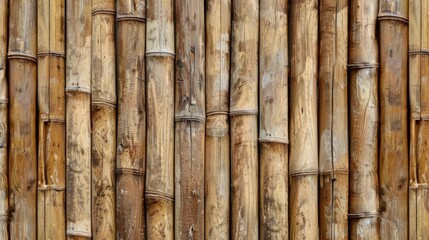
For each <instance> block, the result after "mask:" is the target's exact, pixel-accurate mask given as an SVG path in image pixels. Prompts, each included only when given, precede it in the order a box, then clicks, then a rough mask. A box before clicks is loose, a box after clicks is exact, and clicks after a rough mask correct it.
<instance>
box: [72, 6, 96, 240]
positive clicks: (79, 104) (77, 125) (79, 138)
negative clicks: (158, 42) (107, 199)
mask: <svg viewBox="0 0 429 240" xmlns="http://www.w3.org/2000/svg"><path fill="white" fill-rule="evenodd" d="M66 2H67V5H66V9H67V19H66V28H67V38H66V44H67V56H66V58H67V59H66V63H67V64H66V109H67V110H66V133H67V138H66V162H67V168H66V182H67V183H66V184H67V185H66V187H67V190H66V192H67V198H66V207H67V235H68V238H69V239H82V238H88V239H89V238H90V237H91V120H90V116H91V109H90V104H91V103H90V93H91V0H82V1H74V0H67V1H66Z"/></svg>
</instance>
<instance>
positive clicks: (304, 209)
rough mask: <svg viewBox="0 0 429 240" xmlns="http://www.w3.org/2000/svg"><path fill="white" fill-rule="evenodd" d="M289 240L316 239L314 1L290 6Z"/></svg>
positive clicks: (315, 6)
mask: <svg viewBox="0 0 429 240" xmlns="http://www.w3.org/2000/svg"><path fill="white" fill-rule="evenodd" d="M289 26H290V27H291V48H290V49H291V91H290V92H291V97H290V101H291V107H290V111H291V112H290V114H291V118H290V146H291V147H290V155H289V156H290V161H289V176H290V195H289V196H290V200H289V217H290V218H289V224H290V233H289V234H290V238H291V239H303V238H309V239H318V238H319V228H318V210H317V209H318V201H317V198H318V196H317V180H318V176H317V175H318V172H319V170H318V169H319V166H318V156H317V90H316V84H317V64H318V59H317V56H318V54H317V46H318V43H317V41H318V1H316V0H305V1H298V0H292V3H291V22H290V25H289Z"/></svg>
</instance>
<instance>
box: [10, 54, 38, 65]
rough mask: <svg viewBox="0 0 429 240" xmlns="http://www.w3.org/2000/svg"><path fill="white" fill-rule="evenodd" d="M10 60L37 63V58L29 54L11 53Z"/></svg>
mask: <svg viewBox="0 0 429 240" xmlns="http://www.w3.org/2000/svg"><path fill="white" fill-rule="evenodd" d="M7 58H8V59H18V60H28V61H32V62H35V63H37V57H36V56H34V55H31V54H27V53H21V52H9V54H8V55H7Z"/></svg>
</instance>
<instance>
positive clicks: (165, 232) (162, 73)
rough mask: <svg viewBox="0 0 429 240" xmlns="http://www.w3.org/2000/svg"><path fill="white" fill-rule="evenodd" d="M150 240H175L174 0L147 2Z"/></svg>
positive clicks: (148, 211) (147, 181) (147, 184)
mask: <svg viewBox="0 0 429 240" xmlns="http://www.w3.org/2000/svg"><path fill="white" fill-rule="evenodd" d="M146 12H147V31H146V68H147V70H146V77H147V155H146V156H147V163H146V172H147V175H146V189H145V199H146V211H147V214H146V221H147V238H148V239H174V23H173V1H172V0H161V1H160V0H149V1H147V10H146Z"/></svg>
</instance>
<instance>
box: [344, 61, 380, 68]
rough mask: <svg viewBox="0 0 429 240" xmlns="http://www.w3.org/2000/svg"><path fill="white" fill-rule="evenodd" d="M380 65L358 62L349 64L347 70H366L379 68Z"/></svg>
mask: <svg viewBox="0 0 429 240" xmlns="http://www.w3.org/2000/svg"><path fill="white" fill-rule="evenodd" d="M379 66H380V64H378V63H367V62H357V63H350V64H347V69H349V70H352V69H365V68H379Z"/></svg>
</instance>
